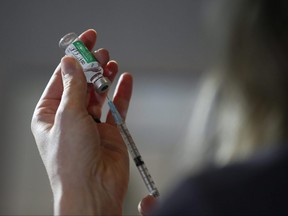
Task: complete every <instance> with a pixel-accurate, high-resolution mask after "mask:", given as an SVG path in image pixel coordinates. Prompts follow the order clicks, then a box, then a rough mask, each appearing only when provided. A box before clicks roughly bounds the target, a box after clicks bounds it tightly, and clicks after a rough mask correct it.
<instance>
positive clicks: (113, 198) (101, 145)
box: [31, 30, 132, 215]
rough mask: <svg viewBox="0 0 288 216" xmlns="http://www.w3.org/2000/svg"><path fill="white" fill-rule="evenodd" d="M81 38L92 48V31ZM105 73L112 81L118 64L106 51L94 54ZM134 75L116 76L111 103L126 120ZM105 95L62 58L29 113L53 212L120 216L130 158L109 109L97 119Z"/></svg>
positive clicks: (73, 62)
mask: <svg viewBox="0 0 288 216" xmlns="http://www.w3.org/2000/svg"><path fill="white" fill-rule="evenodd" d="M80 39H81V40H82V41H83V42H84V44H85V45H86V46H87V47H88V49H90V50H91V49H92V48H93V46H94V44H95V43H96V32H95V31H94V30H88V31H86V32H84V33H83V34H82V35H81V36H80ZM94 55H95V56H96V58H97V59H98V61H99V62H100V63H101V65H102V66H103V68H104V76H106V77H108V78H109V79H110V80H111V81H113V80H114V78H115V76H116V74H117V72H118V65H117V63H116V62H115V61H109V54H108V51H106V50H104V49H101V50H98V51H96V52H95V53H94ZM131 94H132V77H131V75H130V74H128V73H125V74H123V75H122V76H121V77H120V80H119V82H118V85H117V88H116V90H115V93H114V97H113V102H114V103H115V105H116V107H117V108H118V110H119V112H120V114H121V115H122V117H123V118H124V119H125V117H126V113H127V109H128V105H129V101H130V98H131ZM105 98H106V94H102V95H98V94H96V93H95V91H94V90H93V87H92V86H91V85H87V83H86V79H85V76H84V73H83V70H82V68H81V66H80V65H79V64H78V62H77V61H76V60H75V59H74V58H72V57H67V56H66V57H64V58H62V60H61V63H60V65H59V66H58V67H57V68H56V70H55V72H54V74H53V75H52V77H51V79H50V81H49V83H48V85H47V87H46V89H45V91H44V93H43V94H42V96H41V98H40V100H39V102H38V104H37V106H36V108H35V111H34V114H33V118H32V122H31V128H32V132H33V135H34V137H35V140H36V143H37V146H38V149H39V152H40V155H41V157H42V160H43V162H44V165H45V167H46V170H47V173H48V177H49V180H50V184H51V188H52V192H53V196H54V213H55V214H57V215H59V214H60V215H62V214H64V215H72V214H76V215H90V214H91V215H92V214H94V215H95V214H98V215H103V214H105V215H109V214H110V215H120V214H122V205H123V201H124V197H125V194H126V192H127V187H128V178H129V157H128V152H127V149H126V146H125V144H124V142H123V140H122V138H121V136H120V134H119V131H118V129H117V127H116V126H115V125H114V120H113V117H112V115H111V113H108V116H107V118H106V121H105V122H104V123H96V122H95V121H94V119H100V117H101V109H102V106H103V103H104V101H105Z"/></svg>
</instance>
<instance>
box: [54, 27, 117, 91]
mask: <svg viewBox="0 0 288 216" xmlns="http://www.w3.org/2000/svg"><path fill="white" fill-rule="evenodd" d="M59 47H60V48H62V49H64V50H65V54H66V55H68V56H72V57H74V58H76V59H77V60H78V62H79V63H80V65H81V66H82V68H83V71H84V74H85V76H86V80H87V83H93V84H94V87H95V90H96V91H97V92H98V93H103V92H105V91H107V90H108V89H109V87H110V85H111V82H110V80H109V79H108V78H106V77H104V76H103V68H102V67H101V65H100V64H99V62H98V61H97V59H96V58H95V56H94V55H93V54H92V53H91V52H90V51H89V50H88V49H87V47H86V46H85V45H84V43H83V42H82V41H81V40H80V39H79V38H78V36H77V34H75V33H73V32H72V33H68V34H66V35H65V36H64V37H63V38H61V40H60V41H59Z"/></svg>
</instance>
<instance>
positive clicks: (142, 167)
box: [107, 97, 160, 197]
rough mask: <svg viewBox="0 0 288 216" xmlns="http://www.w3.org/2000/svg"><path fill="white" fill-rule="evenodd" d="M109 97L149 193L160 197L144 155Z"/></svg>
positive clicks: (113, 111)
mask: <svg viewBox="0 0 288 216" xmlns="http://www.w3.org/2000/svg"><path fill="white" fill-rule="evenodd" d="M107 99H108V105H109V108H110V110H111V113H112V115H113V118H114V121H115V123H116V125H117V127H118V129H119V131H120V134H121V136H122V138H123V140H124V142H125V144H126V145H127V147H128V149H129V152H130V155H131V157H132V158H133V160H134V162H135V165H136V167H137V168H138V170H139V172H140V175H141V177H142V179H143V181H144V183H145V185H146V187H147V189H148V191H149V193H150V194H151V195H152V196H154V197H159V195H160V194H159V191H158V189H157V188H156V186H155V183H154V181H153V179H152V177H151V175H150V173H149V171H148V169H147V167H146V166H145V163H144V161H143V160H142V157H141V155H140V153H139V151H138V149H137V147H136V145H135V142H134V140H133V139H132V136H131V134H130V132H129V130H128V128H127V126H126V124H125V122H124V121H123V119H122V118H121V116H120V114H119V112H118V110H117V109H116V107H115V105H114V103H113V102H112V101H111V100H110V99H109V98H108V97H107Z"/></svg>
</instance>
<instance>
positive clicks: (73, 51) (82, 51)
mask: <svg viewBox="0 0 288 216" xmlns="http://www.w3.org/2000/svg"><path fill="white" fill-rule="evenodd" d="M65 53H66V55H70V56H71V55H72V56H74V57H75V58H76V59H77V60H78V61H79V63H80V64H81V66H82V67H83V70H84V71H88V70H91V69H93V68H97V67H99V63H98V61H97V60H96V58H95V57H94V55H93V54H92V53H91V52H90V51H89V50H88V49H87V47H86V46H85V45H84V44H83V42H82V41H80V40H78V41H74V42H73V43H71V44H70V45H69V46H68V47H67V48H66V50H65Z"/></svg>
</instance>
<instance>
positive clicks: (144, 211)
mask: <svg viewBox="0 0 288 216" xmlns="http://www.w3.org/2000/svg"><path fill="white" fill-rule="evenodd" d="M156 204H157V199H156V198H155V197H153V196H152V195H147V196H146V197H144V198H143V199H142V200H141V201H140V202H139V204H138V211H139V213H140V214H141V215H142V216H145V215H149V213H151V211H152V210H153V208H155V206H156Z"/></svg>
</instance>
